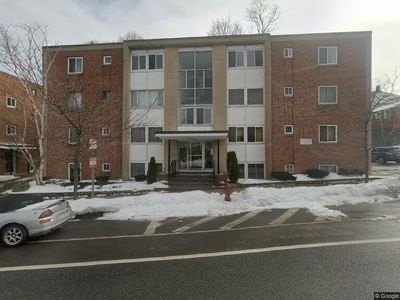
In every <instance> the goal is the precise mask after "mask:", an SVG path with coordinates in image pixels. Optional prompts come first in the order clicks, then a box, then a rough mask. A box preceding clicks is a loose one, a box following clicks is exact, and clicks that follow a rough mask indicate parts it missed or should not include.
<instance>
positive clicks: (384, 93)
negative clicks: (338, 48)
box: [364, 69, 400, 183]
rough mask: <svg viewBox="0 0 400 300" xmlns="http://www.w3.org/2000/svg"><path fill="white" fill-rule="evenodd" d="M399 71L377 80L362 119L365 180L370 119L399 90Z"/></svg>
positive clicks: (367, 171)
mask: <svg viewBox="0 0 400 300" xmlns="http://www.w3.org/2000/svg"><path fill="white" fill-rule="evenodd" d="M399 81H400V73H398V72H397V69H395V70H394V73H393V77H390V76H387V75H385V76H384V77H383V78H382V79H380V80H378V85H377V87H376V89H375V91H373V92H372V97H371V101H370V104H369V105H368V106H367V110H366V115H365V119H364V158H365V170H364V172H365V182H366V183H367V182H368V181H369V167H370V153H371V143H370V138H369V137H370V135H371V121H372V119H373V115H374V112H375V111H376V110H377V109H378V108H380V107H382V106H383V105H385V103H386V101H387V99H388V98H390V97H392V96H393V94H398V93H399V92H400V87H399Z"/></svg>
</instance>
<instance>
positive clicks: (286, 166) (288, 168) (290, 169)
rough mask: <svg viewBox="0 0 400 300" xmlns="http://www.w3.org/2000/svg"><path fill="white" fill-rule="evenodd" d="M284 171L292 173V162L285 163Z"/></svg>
mask: <svg viewBox="0 0 400 300" xmlns="http://www.w3.org/2000/svg"><path fill="white" fill-rule="evenodd" d="M285 172H288V173H290V174H294V164H286V165H285Z"/></svg>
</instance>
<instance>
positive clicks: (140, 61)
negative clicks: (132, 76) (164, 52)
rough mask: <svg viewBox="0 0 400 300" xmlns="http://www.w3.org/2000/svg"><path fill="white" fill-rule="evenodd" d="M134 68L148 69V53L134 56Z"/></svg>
mask: <svg viewBox="0 0 400 300" xmlns="http://www.w3.org/2000/svg"><path fill="white" fill-rule="evenodd" d="M132 70H133V71H137V70H146V55H133V56H132Z"/></svg>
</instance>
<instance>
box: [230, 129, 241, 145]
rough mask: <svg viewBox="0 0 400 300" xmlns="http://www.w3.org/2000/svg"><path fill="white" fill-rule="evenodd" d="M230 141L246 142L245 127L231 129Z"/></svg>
mask: <svg viewBox="0 0 400 300" xmlns="http://www.w3.org/2000/svg"><path fill="white" fill-rule="evenodd" d="M228 140H229V142H230V143H240V142H244V127H229V133H228Z"/></svg>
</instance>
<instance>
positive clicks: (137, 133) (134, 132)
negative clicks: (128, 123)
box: [131, 127, 146, 143]
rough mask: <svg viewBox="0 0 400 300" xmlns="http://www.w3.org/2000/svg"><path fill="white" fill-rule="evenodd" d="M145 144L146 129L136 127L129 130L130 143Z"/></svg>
mask: <svg viewBox="0 0 400 300" xmlns="http://www.w3.org/2000/svg"><path fill="white" fill-rule="evenodd" d="M145 142H146V128H145V127H137V128H131V143H145Z"/></svg>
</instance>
